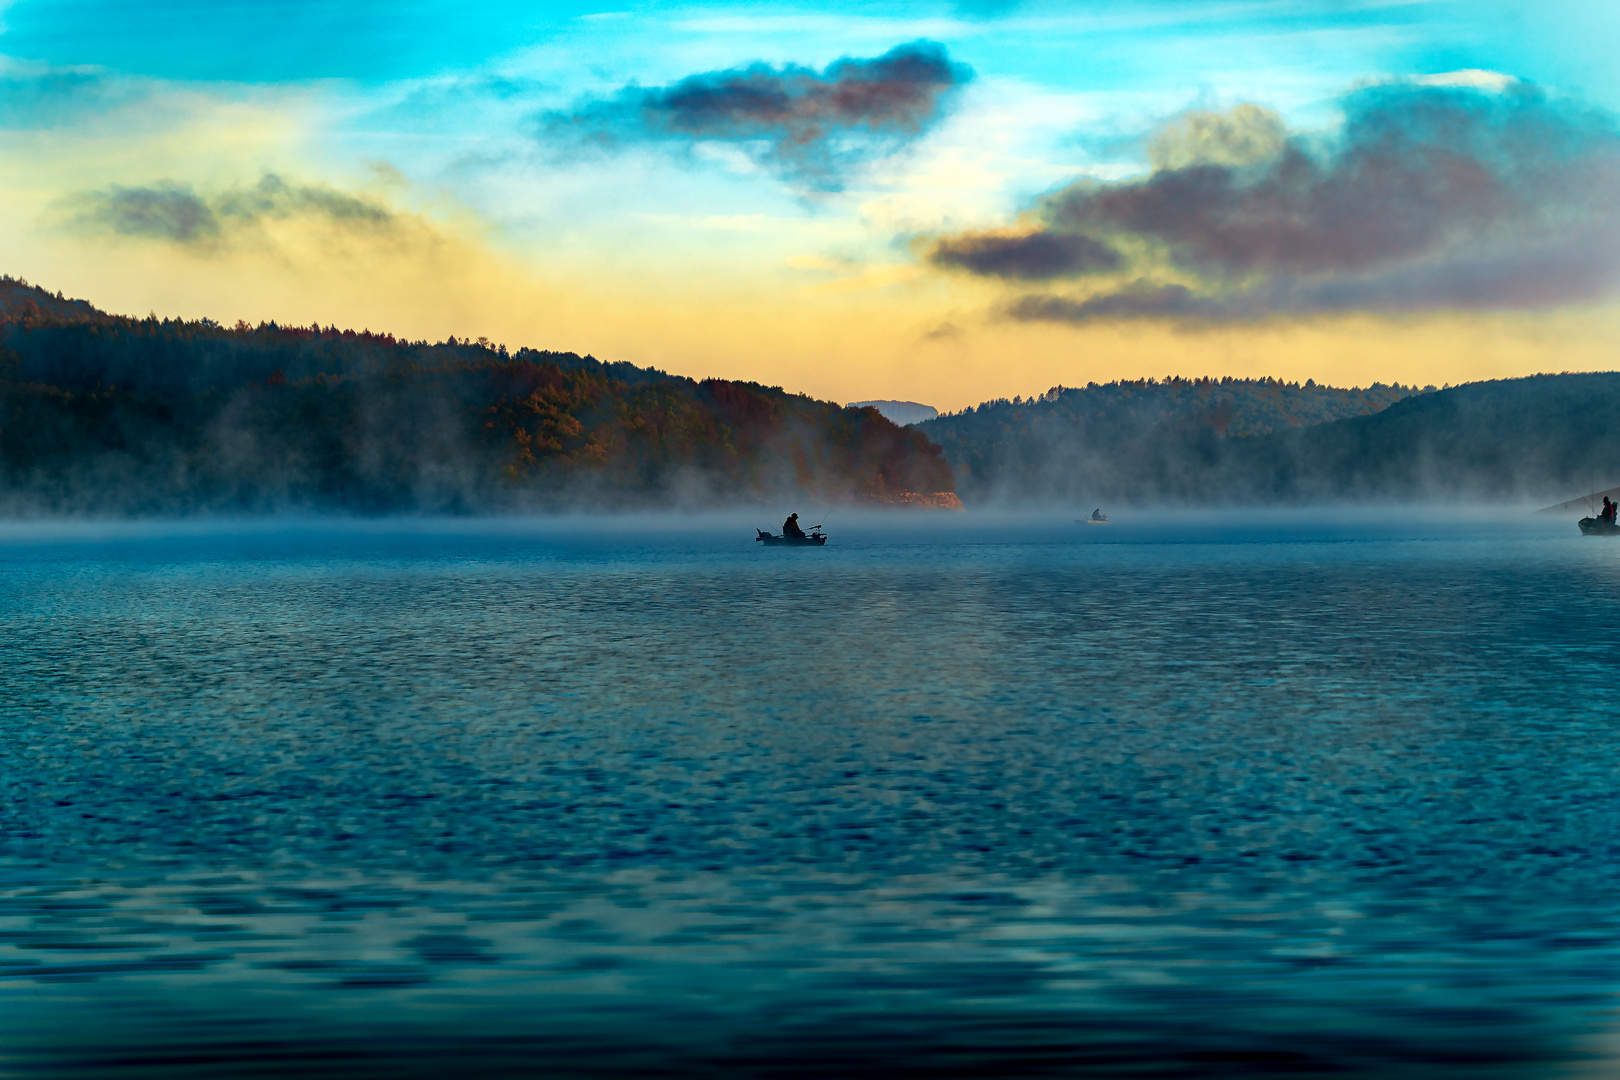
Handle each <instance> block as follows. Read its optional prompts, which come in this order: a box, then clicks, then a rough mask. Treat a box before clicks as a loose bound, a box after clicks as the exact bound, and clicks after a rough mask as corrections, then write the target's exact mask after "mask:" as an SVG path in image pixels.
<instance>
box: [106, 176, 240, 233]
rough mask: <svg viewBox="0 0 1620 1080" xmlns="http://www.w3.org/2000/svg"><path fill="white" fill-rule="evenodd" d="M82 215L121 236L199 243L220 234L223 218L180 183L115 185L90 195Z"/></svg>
mask: <svg viewBox="0 0 1620 1080" xmlns="http://www.w3.org/2000/svg"><path fill="white" fill-rule="evenodd" d="M90 203H91V205H90V207H89V208H87V209H86V210H85V211H84V212H83V213H81V215H80V220H81V222H83V223H84V224H88V225H97V226H100V227H102V228H104V229H106V230H107V231H109V232H114V233H117V234H118V235H120V236H138V237H143V238H146V239H153V240H170V241H173V242H174V243H177V244H197V243H203V242H205V241H209V240H213V239H215V238H217V237H218V236H219V218H218V217H216V216H215V215H214V212H213V210H212V209H210V208H209V206H208V204H207V203H205V202H203V201H202V200H201V199H199V198H198V197H197V196H196V195H195V194H194V193H193V192H192V191H191V189H190V188H187V187H182V186H180V185H178V184H169V183H164V184H159V185H157V186H155V187H141V188H126V187H118V186H116V185H115V186H113V187H111V188H108V189H107V190H106V191H104V192H100V193H98V194H96V195H94V196H91V197H90Z"/></svg>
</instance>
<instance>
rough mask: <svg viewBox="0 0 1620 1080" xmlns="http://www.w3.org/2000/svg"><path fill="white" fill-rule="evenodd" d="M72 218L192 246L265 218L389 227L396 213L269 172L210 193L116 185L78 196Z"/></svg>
mask: <svg viewBox="0 0 1620 1080" xmlns="http://www.w3.org/2000/svg"><path fill="white" fill-rule="evenodd" d="M72 206H73V208H74V212H73V214H72V218H71V220H72V224H73V225H75V226H76V227H78V228H80V229H83V230H88V231H92V232H109V233H113V234H115V235H118V236H129V237H136V238H140V239H148V240H165V241H168V242H170V243H175V244H184V245H187V246H192V247H206V246H209V245H213V244H217V243H219V242H221V241H222V239H223V238H224V236H225V234H226V233H227V231H229V230H231V229H234V228H240V227H242V226H247V225H252V224H253V223H255V222H259V221H264V220H285V219H288V218H293V217H309V218H316V219H321V220H325V221H327V222H329V223H330V224H333V225H335V226H337V227H340V228H356V227H361V228H368V229H372V230H379V229H387V228H390V227H391V226H392V225H393V224H394V214H393V212H392V211H390V210H389V209H388V208H387V207H384V206H381V205H379V204H377V203H374V202H371V201H369V200H367V199H364V198H360V197H358V196H354V195H349V194H346V193H344V192H341V191H337V190H334V189H332V188H327V187H319V186H309V185H302V184H289V183H287V182H286V181H285V180H283V179H281V178H280V177H279V176H275V175H273V174H266V175H265V176H263V177H261V178H260V180H259V182H258V183H257V184H255V185H254V186H252V187H247V188H235V189H232V190H229V191H226V192H223V193H222V194H219V195H216V196H213V197H211V198H205V197H203V196H201V195H198V194H197V193H196V192H194V191H193V190H192V189H191V188H189V187H187V186H185V185H182V184H176V183H174V182H172V181H161V182H159V183H157V184H154V185H152V186H150V187H122V186H119V185H114V186H113V187H110V188H108V189H106V190H105V191H97V192H90V193H88V194H85V195H81V196H78V197H77V198H75V199H73V200H72Z"/></svg>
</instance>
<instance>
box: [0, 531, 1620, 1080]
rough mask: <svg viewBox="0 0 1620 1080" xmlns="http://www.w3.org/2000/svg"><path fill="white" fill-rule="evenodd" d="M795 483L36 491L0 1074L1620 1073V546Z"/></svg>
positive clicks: (21, 596) (11, 835) (10, 558)
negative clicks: (513, 499) (337, 493)
mask: <svg viewBox="0 0 1620 1080" xmlns="http://www.w3.org/2000/svg"><path fill="white" fill-rule="evenodd" d="M1087 509H1088V510H1089V507H1088V508H1087ZM785 512H786V511H785V510H783V509H779V510H776V511H773V512H770V513H766V512H761V513H759V514H758V515H752V516H737V515H717V516H711V517H669V518H660V517H621V518H605V519H587V518H573V519H571V518H560V519H550V520H548V519H523V520H500V521H488V520H485V521H462V520H457V521H334V520H313V519H312V520H277V521H257V522H254V521H245V522H244V521H223V522H214V523H184V522H182V523H118V524H100V525H97V524H52V523H33V524H28V523H22V524H10V525H0V656H3V667H0V776H3V781H4V791H5V793H6V797H5V799H4V800H3V802H0V1075H4V1076H35V1075H39V1076H43V1075H50V1076H52V1077H76V1076H83V1077H115V1076H116V1077H125V1076H128V1077H143V1076H151V1077H165V1078H168V1077H189V1076H199V1077H201V1076H244V1075H247V1076H280V1075H298V1076H301V1077H311V1078H313V1077H324V1076H343V1077H357V1076H388V1077H416V1076H424V1077H425V1076H439V1075H478V1076H507V1075H513V1076H515V1075H544V1076H548V1077H609V1076H681V1077H685V1076H690V1077H708V1076H727V1077H750V1078H752V1077H760V1078H765V1077H821V1076H841V1077H865V1076H872V1077H876V1076H885V1077H892V1076H940V1075H949V1076H999V1077H1021V1076H1030V1077H1044V1076H1073V1075H1084V1076H1129V1077H1183V1076H1186V1077H1191V1076H1199V1077H1203V1076H1217V1077H1222V1076H1231V1077H1240V1076H1242V1077H1247V1076H1256V1075H1264V1076H1282V1077H1291V1076H1320V1075H1323V1074H1324V1073H1328V1074H1333V1075H1339V1076H1356V1077H1359V1076H1368V1077H1371V1076H1379V1077H1390V1076H1394V1077H1401V1076H1412V1077H1449V1076H1469V1077H1475V1076H1503V1077H1509V1076H1511V1077H1524V1076H1549V1077H1550V1076H1558V1077H1565V1076H1569V1077H1577V1076H1593V1077H1598V1076H1605V1075H1612V1074H1613V1072H1614V1070H1616V1069H1620V1012H1617V1007H1620V1001H1617V999H1616V996H1615V990H1616V983H1617V977H1620V858H1617V855H1620V852H1617V847H1620V828H1617V826H1620V721H1617V718H1616V713H1615V709H1614V694H1615V692H1616V686H1615V682H1616V679H1617V675H1620V621H1617V618H1616V615H1617V612H1620V543H1611V542H1609V541H1607V540H1604V539H1601V538H1583V537H1581V536H1579V535H1578V534H1577V531H1576V528H1575V525H1574V522H1573V521H1564V520H1556V521H1549V520H1546V519H1538V518H1531V517H1526V516H1524V515H1522V514H1519V513H1515V512H1511V511H1500V512H1492V513H1490V514H1485V513H1481V514H1477V515H1473V516H1469V517H1466V518H1462V519H1459V518H1456V517H1450V518H1448V517H1443V516H1439V515H1422V514H1417V513H1410V512H1393V511H1392V512H1377V513H1374V512H1364V513H1352V512H1349V511H1343V512H1333V513H1323V514H1304V513H1273V514H1263V515H1239V514H1207V515H1198V514H1179V515H1164V514H1154V515H1142V516H1141V517H1139V518H1135V519H1132V518H1131V516H1130V515H1122V514H1116V515H1115V516H1116V518H1121V520H1118V521H1116V522H1115V523H1113V524H1110V525H1107V526H1084V525H1079V524H1076V523H1075V522H1074V520H1073V518H1074V517H1076V516H1079V515H1077V514H1072V513H1071V514H1068V515H1047V516H1041V515H1034V514H1031V515H1023V516H994V515H988V514H958V515H948V516H934V517H931V516H921V515H919V516H915V517H906V516H888V517H885V516H860V515H856V514H853V513H849V512H834V513H833V514H832V515H831V517H830V518H829V520H828V523H827V528H828V532H829V533H830V535H831V537H832V540H831V543H829V544H828V546H827V547H826V548H824V549H780V548H773V549H764V548H762V547H761V546H760V545H758V544H755V543H753V542H752V541H751V538H752V536H753V526H755V525H760V526H764V525H767V524H775V523H776V522H779V521H780V519H781V518H782V517H783V516H784V514H785ZM756 519H757V520H756ZM807 520H810V519H807Z"/></svg>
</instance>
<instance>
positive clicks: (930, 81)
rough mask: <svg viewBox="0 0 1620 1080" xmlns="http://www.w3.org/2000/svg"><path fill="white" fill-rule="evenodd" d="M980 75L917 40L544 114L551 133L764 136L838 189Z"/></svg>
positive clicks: (790, 162)
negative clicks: (840, 177) (866, 54)
mask: <svg viewBox="0 0 1620 1080" xmlns="http://www.w3.org/2000/svg"><path fill="white" fill-rule="evenodd" d="M970 78H972V71H971V70H970V69H969V68H968V67H967V66H966V65H964V64H959V63H956V62H954V61H952V60H951V59H950V58H949V56H947V55H946V52H945V48H944V46H942V45H937V44H934V43H933V42H927V41H918V42H913V43H911V44H908V45H900V46H898V47H896V48H894V49H891V50H889V51H888V52H887V53H884V54H883V55H882V56H879V57H876V58H873V59H855V58H849V57H846V58H845V59H842V60H838V61H836V62H835V63H832V64H830V65H828V66H827V68H826V69H825V70H823V71H820V72H817V71H815V70H813V69H811V68H806V67H799V66H795V65H789V66H787V67H780V68H777V67H771V66H769V65H767V64H755V65H753V66H752V67H747V68H737V69H733V70H730V71H712V72H705V73H703V74H700V75H692V76H689V77H687V78H685V79H682V80H681V81H680V82H678V83H675V84H673V85H670V86H663V87H652V88H645V87H638V86H632V87H627V88H626V89H624V90H623V91H621V92H620V93H619V94H618V95H617V96H616V97H614V98H612V99H610V100H607V101H595V102H589V103H586V104H585V105H583V106H581V107H580V108H578V109H576V110H574V111H572V112H568V113H552V114H548V115H547V116H545V117H543V118H542V125H541V127H542V131H543V133H544V134H546V135H548V136H551V137H559V136H563V135H568V134H572V135H575V136H579V137H583V138H586V139H588V140H591V141H594V142H598V143H601V144H611V143H614V142H618V141H620V140H678V141H694V140H702V139H708V140H716V141H723V142H735V143H740V144H745V145H746V144H759V145H760V146H761V147H762V150H761V151H760V153H759V157H760V158H761V159H762V160H763V161H765V162H766V163H767V164H769V165H771V166H773V167H774V168H775V169H776V170H777V171H779V172H783V173H788V174H791V175H794V176H796V177H798V178H800V179H804V180H809V181H811V182H812V183H813V184H814V186H820V187H836V186H837V182H836V174H837V173H838V172H839V171H840V170H841V169H842V168H844V167H846V166H847V165H849V164H851V163H853V162H856V161H860V160H864V159H866V158H869V157H871V156H872V155H874V154H878V153H883V152H888V151H890V150H892V149H894V148H895V147H897V146H899V145H900V144H902V143H904V142H905V141H907V140H909V139H913V138H916V137H917V136H918V135H920V134H921V133H922V132H924V131H925V130H927V129H928V127H929V126H930V125H931V124H933V123H934V121H936V120H937V119H938V118H939V116H940V115H941V112H942V110H943V108H944V104H945V99H946V97H947V95H949V94H950V92H951V91H953V90H955V89H957V88H958V87H960V86H962V85H963V84H964V83H966V82H967V81H968V80H969V79H970Z"/></svg>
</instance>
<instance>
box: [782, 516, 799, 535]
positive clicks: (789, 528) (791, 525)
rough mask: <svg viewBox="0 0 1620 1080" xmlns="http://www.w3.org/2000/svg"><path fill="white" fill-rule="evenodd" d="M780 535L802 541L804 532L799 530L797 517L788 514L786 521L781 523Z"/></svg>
mask: <svg viewBox="0 0 1620 1080" xmlns="http://www.w3.org/2000/svg"><path fill="white" fill-rule="evenodd" d="M782 535H783V536H792V537H797V538H798V539H800V540H802V539H804V530H803V529H801V528H799V515H798V514H789V515H788V519H787V520H786V521H784V522H782Z"/></svg>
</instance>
